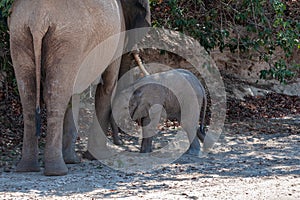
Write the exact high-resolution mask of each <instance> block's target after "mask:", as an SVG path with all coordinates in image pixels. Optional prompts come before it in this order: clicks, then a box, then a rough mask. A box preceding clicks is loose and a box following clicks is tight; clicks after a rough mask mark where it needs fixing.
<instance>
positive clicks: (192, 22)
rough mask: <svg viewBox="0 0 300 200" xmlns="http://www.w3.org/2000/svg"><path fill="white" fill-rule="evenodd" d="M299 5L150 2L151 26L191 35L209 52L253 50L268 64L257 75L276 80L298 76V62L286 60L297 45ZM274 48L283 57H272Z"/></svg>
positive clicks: (259, 0) (260, 0) (249, 0)
mask: <svg viewBox="0 0 300 200" xmlns="http://www.w3.org/2000/svg"><path fill="white" fill-rule="evenodd" d="M299 5H300V3H299V2H298V1H280V0H270V1H265V0H241V1H232V0H214V1H205V0H204V1H202V0H187V1H179V0H152V1H151V6H152V12H153V25H154V26H157V27H164V28H168V29H175V30H178V31H180V32H183V33H185V34H187V35H190V36H192V37H194V38H196V39H198V40H199V42H200V44H201V45H202V46H203V47H204V48H205V49H206V50H207V51H211V50H212V49H215V48H219V49H220V50H221V51H223V50H224V49H229V50H230V51H232V52H236V51H239V52H242V53H243V52H245V53H247V52H249V51H252V50H255V51H256V52H258V53H259V55H260V58H261V60H264V61H266V62H267V63H269V65H270V69H269V70H264V71H262V72H261V78H264V79H267V78H275V79H277V80H279V81H280V82H285V81H286V79H290V78H292V77H294V76H296V73H297V71H299V69H300V67H299V63H288V60H289V59H290V57H291V55H292V53H293V51H295V49H297V48H298V49H300V41H299V39H300V19H299V13H298V10H299ZM240 30H246V31H247V34H240ZM278 49H281V50H282V51H283V52H284V54H285V55H284V57H282V58H276V57H275V56H274V52H275V50H278ZM274 57H275V58H274Z"/></svg>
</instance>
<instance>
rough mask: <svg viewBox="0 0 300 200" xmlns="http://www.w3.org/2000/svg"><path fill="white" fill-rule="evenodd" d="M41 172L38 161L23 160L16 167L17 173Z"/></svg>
mask: <svg viewBox="0 0 300 200" xmlns="http://www.w3.org/2000/svg"><path fill="white" fill-rule="evenodd" d="M39 171H41V169H40V166H39V163H38V161H37V160H36V161H32V160H27V159H21V161H20V162H19V164H18V165H17V167H16V172H39Z"/></svg>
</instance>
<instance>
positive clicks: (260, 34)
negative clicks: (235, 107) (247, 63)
mask: <svg viewBox="0 0 300 200" xmlns="http://www.w3.org/2000/svg"><path fill="white" fill-rule="evenodd" d="M12 3H13V0H0V48H1V49H0V65H1V66H0V67H1V70H5V71H6V70H11V64H10V56H9V32H8V28H7V23H6V19H7V17H8V16H9V12H10V7H11V5H12ZM150 4H151V7H152V18H153V26H156V27H165V28H168V29H173V30H177V31H180V32H183V33H185V34H187V35H190V36H192V37H194V38H196V39H197V40H199V42H200V44H201V45H202V46H203V47H204V48H205V49H206V50H207V51H208V52H209V51H211V50H212V49H215V48H219V49H220V50H221V51H223V50H224V49H229V50H230V51H232V52H236V51H239V52H246V53H247V52H249V51H251V50H255V51H257V52H258V53H259V55H260V58H261V59H262V60H264V61H266V62H268V63H269V65H270V69H268V70H263V71H262V72H261V78H265V79H266V78H275V79H277V80H279V81H280V82H285V80H286V79H289V78H292V77H294V76H296V75H297V74H296V73H297V71H299V69H300V65H299V63H289V62H288V61H289V59H290V57H291V55H292V52H293V51H295V49H297V48H298V49H300V14H299V13H298V12H299V11H298V10H299V6H300V2H299V1H291V0H286V1H281V0H270V1H265V0H240V1H237V0H234V1H232V0H214V1H208V0H203V1H202V0H186V1H180V0H150ZM240 27H242V28H243V29H246V30H247V32H248V33H249V34H244V35H239V30H238V29H239V28H240ZM278 48H279V49H282V50H283V51H284V54H285V55H284V57H281V58H276V57H275V58H274V52H275V50H277V49H278Z"/></svg>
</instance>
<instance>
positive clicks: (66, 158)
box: [64, 155, 81, 164]
mask: <svg viewBox="0 0 300 200" xmlns="http://www.w3.org/2000/svg"><path fill="white" fill-rule="evenodd" d="M64 161H65V163H66V164H78V163H80V162H81V160H80V158H79V157H78V156H77V155H71V156H64Z"/></svg>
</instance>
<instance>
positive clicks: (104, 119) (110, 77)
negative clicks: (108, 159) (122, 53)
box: [86, 59, 120, 158]
mask: <svg viewBox="0 0 300 200" xmlns="http://www.w3.org/2000/svg"><path fill="white" fill-rule="evenodd" d="M119 68H120V59H117V60H116V61H114V62H113V63H112V64H110V65H109V67H108V68H107V69H106V70H105V72H104V73H103V74H102V81H103V83H102V84H98V86H97V90H96V95H95V107H96V115H97V119H98V122H99V124H100V127H101V129H102V130H103V132H104V133H106V132H107V131H108V125H109V123H110V116H111V97H112V92H113V89H114V87H115V86H116V82H117V79H118V75H119ZM102 136H103V135H102V134H90V135H89V139H88V151H87V153H86V155H89V156H88V157H89V158H92V157H94V156H91V155H92V153H93V152H95V151H96V149H95V148H99V149H101V148H104V149H105V147H106V146H105V145H106V138H105V137H104V136H103V137H102ZM95 144H101V145H102V146H101V147H98V146H95Z"/></svg>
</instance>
